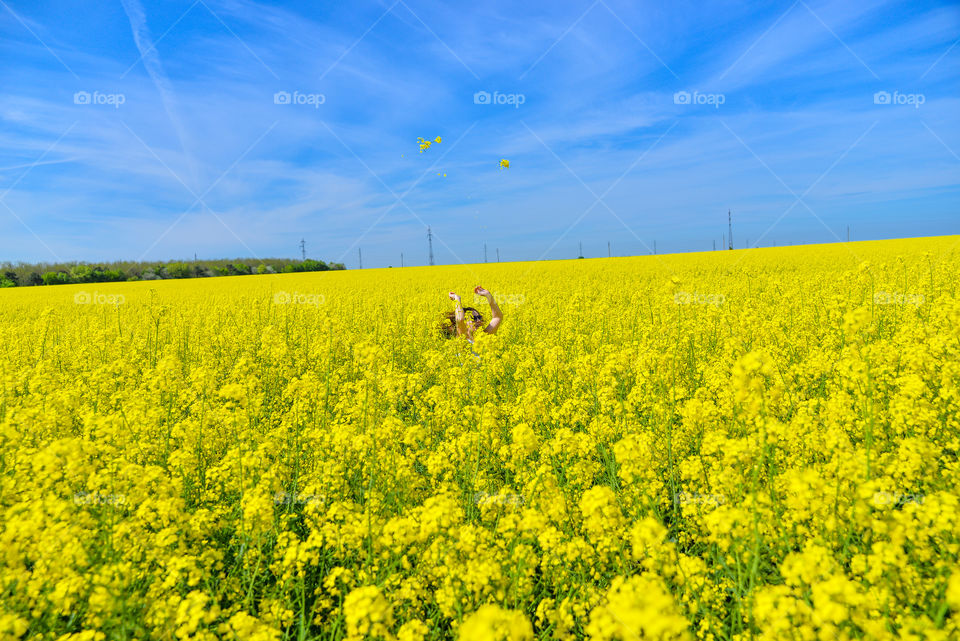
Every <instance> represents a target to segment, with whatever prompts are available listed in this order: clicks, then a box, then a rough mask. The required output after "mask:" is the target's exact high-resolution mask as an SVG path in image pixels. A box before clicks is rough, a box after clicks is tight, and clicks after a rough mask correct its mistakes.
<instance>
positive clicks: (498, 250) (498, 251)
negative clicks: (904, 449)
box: [497, 247, 500, 263]
mask: <svg viewBox="0 0 960 641" xmlns="http://www.w3.org/2000/svg"><path fill="white" fill-rule="evenodd" d="M497 262H498V263H499V262H500V248H499V247H497Z"/></svg>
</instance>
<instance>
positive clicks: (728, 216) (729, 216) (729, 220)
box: [727, 209, 733, 249]
mask: <svg viewBox="0 0 960 641" xmlns="http://www.w3.org/2000/svg"><path fill="white" fill-rule="evenodd" d="M727 225H728V226H729V227H730V246H729V247H727V249H733V218H732V216H731V215H730V210H729V209H728V210H727Z"/></svg>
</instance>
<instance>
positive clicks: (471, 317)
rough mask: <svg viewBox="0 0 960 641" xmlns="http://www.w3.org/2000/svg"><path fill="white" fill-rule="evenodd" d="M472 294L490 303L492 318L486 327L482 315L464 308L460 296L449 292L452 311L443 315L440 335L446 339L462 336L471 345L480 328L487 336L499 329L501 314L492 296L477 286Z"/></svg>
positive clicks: (470, 308)
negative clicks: (452, 304) (482, 297)
mask: <svg viewBox="0 0 960 641" xmlns="http://www.w3.org/2000/svg"><path fill="white" fill-rule="evenodd" d="M473 292H474V293H475V294H479V295H480V296H484V297H485V298H486V299H487V302H488V303H490V313H491V314H492V315H493V318H491V319H490V322H489V323H488V324H487V326H486V327H483V314H481V313H480V312H479V311H477V310H476V309H474V308H473V307H464V306H463V305H462V301H461V300H460V296H459V295H458V294H456V293H455V292H450V294H449V296H450V300H452V301H453V303H454V310H453V311H452V312H447V313H445V314H444V315H443V318H442V320H441V327H440V331H441V333H442V334H443V335H444V336H446V337H447V338H452V337H454V336H463V337H464V338H466V339H467V341H468V342H470V343H473V336H474V333H475V332H477V331H479V330H480V328H483V331H484V332H486V333H487V334H496V333H497V330H498V329H500V325H501V323H503V312H501V311H500V306H499V305H497V301H495V300H494V299H493V294H491V293H490V292H488V291H487V290H485V289H484V288H483V287H479V286H478V287H475V288H474V290H473Z"/></svg>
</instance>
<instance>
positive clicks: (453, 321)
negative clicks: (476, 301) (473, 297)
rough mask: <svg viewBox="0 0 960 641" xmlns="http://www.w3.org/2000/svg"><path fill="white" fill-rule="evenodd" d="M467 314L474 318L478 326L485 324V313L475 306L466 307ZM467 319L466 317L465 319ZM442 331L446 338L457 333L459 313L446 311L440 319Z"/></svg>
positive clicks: (464, 309)
mask: <svg viewBox="0 0 960 641" xmlns="http://www.w3.org/2000/svg"><path fill="white" fill-rule="evenodd" d="M463 311H464V312H466V314H465V316H467V317H468V318H472V319H473V322H474V324H475V325H476V326H478V327H479V326H480V325H482V324H483V314H481V313H480V312H478V311H477V310H476V309H474V308H473V307H464V308H463ZM464 320H466V318H465V319H464ZM440 333H441V334H442V335H443V336H444V337H446V338H452V337H454V336H456V335H457V313H456V312H446V313H444V315H443V317H442V318H441V320H440Z"/></svg>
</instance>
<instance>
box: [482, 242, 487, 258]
mask: <svg viewBox="0 0 960 641" xmlns="http://www.w3.org/2000/svg"><path fill="white" fill-rule="evenodd" d="M483 262H487V244H486V243H484V244H483Z"/></svg>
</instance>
